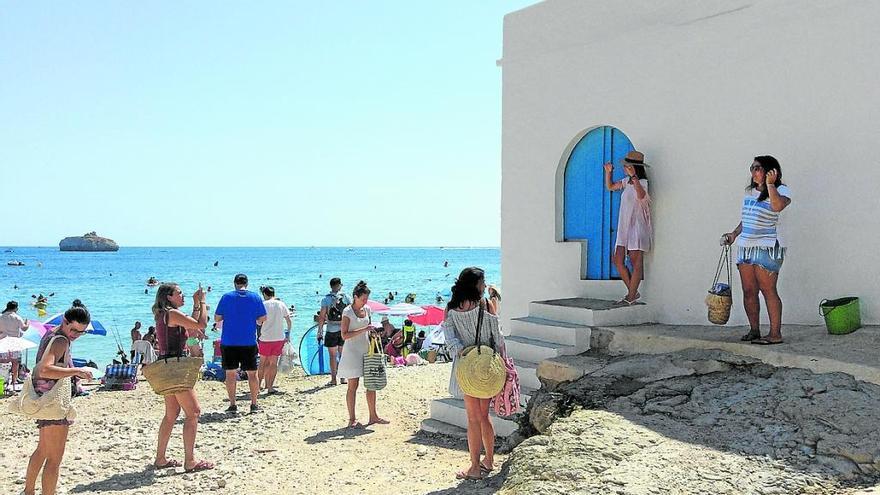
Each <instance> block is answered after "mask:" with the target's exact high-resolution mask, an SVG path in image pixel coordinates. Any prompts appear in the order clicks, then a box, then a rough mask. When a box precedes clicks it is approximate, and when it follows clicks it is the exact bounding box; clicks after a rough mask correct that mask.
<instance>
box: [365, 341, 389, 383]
mask: <svg viewBox="0 0 880 495" xmlns="http://www.w3.org/2000/svg"><path fill="white" fill-rule="evenodd" d="M387 384H388V376H387V375H386V373H385V354H383V353H382V341H380V340H379V339H376V338H371V339H370V349H369V350H368V351H367V353H366V354H364V388H366V389H367V390H373V391H376V390H382V389H383V388H385V385H387Z"/></svg>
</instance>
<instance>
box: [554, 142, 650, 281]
mask: <svg viewBox="0 0 880 495" xmlns="http://www.w3.org/2000/svg"><path fill="white" fill-rule="evenodd" d="M632 149H633V145H632V143H631V142H630V140H629V138H628V137H626V134H624V133H623V132H621V131H620V130H619V129H616V128H614V127H610V126H603V127H597V128H595V129H593V130H591V131H590V132H588V133H587V135H585V136H584V137H583V138H581V140H580V141H578V143H577V145H575V147H574V149H573V150H572V152H571V156H570V157H569V158H568V163H567V164H566V166H565V197H564V199H563V208H564V210H563V219H564V234H563V238H564V239H565V240H567V241H568V240H572V241H573V240H578V241H580V240H585V241H587V254H586V274H584V275H586V278H588V279H593V280H607V279H612V278H619V274H618V273H617V269H616V268H615V267H614V265H613V264H612V263H611V254H612V253H613V250H614V242H615V240H616V236H617V215H618V212H619V210H620V193H619V192H614V193H612V192H609V191H607V190H606V189H605V171H604V169H603V167H602V166H603V165H604V164H605V163H607V162H613V163H614V172H613V174H612V180H615V181H616V180H620V179H622V178H623V176H624V174H623V169H622V168H621V167H620V166H618V162H619V161H620V160H622V159H623V157H624V156H625V155H626V153H627V152H629V151H631V150H632Z"/></svg>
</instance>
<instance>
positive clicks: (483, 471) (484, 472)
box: [480, 462, 495, 476]
mask: <svg viewBox="0 0 880 495" xmlns="http://www.w3.org/2000/svg"><path fill="white" fill-rule="evenodd" d="M494 470H495V467H494V466H493V467H486V465H485V464H483V463H482V462H481V463H480V474H482V475H483V476H486V475H487V474H489V473H491V472H492V471H494Z"/></svg>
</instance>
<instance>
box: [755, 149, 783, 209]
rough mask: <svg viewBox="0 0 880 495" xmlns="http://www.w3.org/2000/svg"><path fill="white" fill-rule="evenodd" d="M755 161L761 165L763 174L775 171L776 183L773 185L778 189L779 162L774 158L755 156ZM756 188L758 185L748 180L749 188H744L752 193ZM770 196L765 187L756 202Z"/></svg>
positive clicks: (780, 183) (780, 181) (780, 169)
mask: <svg viewBox="0 0 880 495" xmlns="http://www.w3.org/2000/svg"><path fill="white" fill-rule="evenodd" d="M755 161H756V162H758V163H759V164H760V165H761V168H763V169H764V173H765V174H766V173H767V172H769V171H771V170H775V171H776V182H774V183H773V185H774V186H776V187H779V186H781V185H782V167H780V166H779V161H778V160H777V159H776V158H773V157H772V156H770V155H762V156H756V157H755ZM757 187H758V184H756V183H755V181H754V180H752V179H751V177H750V178H749V187H747V188H746V190H748V191H754V190H755V188H757ZM769 196H770V193H768V192H767V188H766V187H765V188H764V190H763V191H761V193H760V194H758V201H764V200H766V199H767V198H768V197H769Z"/></svg>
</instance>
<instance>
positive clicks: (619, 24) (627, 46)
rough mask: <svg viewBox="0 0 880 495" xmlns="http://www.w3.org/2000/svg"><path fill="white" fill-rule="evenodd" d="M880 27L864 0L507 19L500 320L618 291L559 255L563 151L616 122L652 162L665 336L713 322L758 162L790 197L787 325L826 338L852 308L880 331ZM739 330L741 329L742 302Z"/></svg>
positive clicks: (565, 247)
mask: <svg viewBox="0 0 880 495" xmlns="http://www.w3.org/2000/svg"><path fill="white" fill-rule="evenodd" d="M878 26H880V2H872V1H857V0H850V1H839V0H797V1H793V0H772V1H766V0H748V1H747V2H746V1H742V0H735V1H732V0H691V1H685V0H664V1H662V2H657V1H655V0H639V1H635V0H632V1H620V2H609V1H607V0H605V1H595V0H552V1H548V2H544V3H540V4H537V5H534V6H532V7H529V8H527V9H524V10H521V11H518V12H514V13H511V14H508V15H507V16H506V17H505V19H504V53H503V59H502V60H501V61H500V62H499V64H500V65H501V67H502V71H503V81H504V82H503V135H502V139H503V151H502V154H503V156H502V164H503V165H502V210H501V216H502V219H501V221H502V235H501V247H502V278H503V281H504V289H505V294H504V317H505V318H513V317H518V316H523V315H525V314H527V312H528V307H527V305H528V302H529V301H531V300H539V299H546V298H557V297H572V296H589V295H599V296H608V295H616V296H618V297H620V296H622V295H623V294H624V292H625V291H624V290H623V285H622V283H620V282H618V284H619V286H613V287H612V289H613V291H612V293H611V294H608V286H607V283H606V284H602V283H595V282H590V281H583V280H580V277H579V270H580V256H581V254H580V253H581V247H580V245H579V244H577V243H565V242H557V241H556V238H557V235H558V231H557V224H558V222H557V220H558V219H557V218H556V217H555V216H556V214H557V213H556V208H555V204H556V201H557V199H558V198H557V184H556V177H557V172H558V167H559V165H560V162H561V161H564V158H565V157H564V154H565V152H566V149H567V148H568V147H569V146H570V145H571V144H572V141H573V140H574V139H575V138H576V137H577V136H578V135H579V134H581V133H582V132H583V131H584V130H585V129H588V128H590V127H593V126H597V125H612V126H615V127H617V128H619V129H621V130H622V131H623V132H625V133H626V134H627V136H629V138H630V139H631V140H632V141H633V144H634V145H635V146H636V148H637V149H639V150H641V151H643V152H644V153H645V154H646V157H647V161H648V162H649V163H651V164H652V165H653V167H652V168H651V169H650V170H649V178H650V180H651V194H652V196H653V198H654V207H653V221H654V226H655V240H656V248H655V250H654V252H653V253H652V254H651V255H650V257H648V259H647V262H646V263H647V265H646V278H647V280H646V282H645V284H644V286H643V287H644V290H642V294H643V296H644V300H645V301H646V302H648V303H649V304H650V305H651V306H652V307H653V308H654V310H655V312H656V315H657V320H658V321H659V322H661V323H680V324H699V323H705V322H706V310H705V306H704V303H703V299H704V297H705V294H706V290H707V289H708V287H709V285H710V283H711V279H712V276H713V274H714V269H715V263H716V261H717V257H718V254H719V247H718V237H719V235H720V234H721V233H722V232H726V231H729V230H731V229H733V227H734V226H736V224H737V222H738V221H739V207H740V203H741V198H742V194H743V189H744V187H745V185H746V184H747V182H748V179H749V173H748V166H749V165H750V164H751V162H752V158H753V157H754V156H756V155H763V154H771V155H774V156H775V157H776V158H777V159H779V161H780V163H781V165H782V170H783V174H784V181H785V182H786V183H787V184H789V186H790V188H791V190H792V196H793V202H792V205H791V206H790V207H789V208H788V209H787V210H786V211H785V212H784V216H785V218H784V221H785V222H786V223H787V224H788V227H789V228H788V229H787V230H788V231H790V232H791V235H790V239H791V240H790V246H791V247H790V248H789V253H788V258H787V259H786V261H785V264H784V266H783V269H782V274H781V278H780V284H779V285H780V293H781V295H782V299H783V303H784V313H783V322H784V323H819V322H821V318H820V316H819V314H818V307H817V306H818V302H819V301H820V300H821V299H823V298H833V297H841V296H846V295H856V296H859V297H860V298H861V301H862V318H863V322H865V323H874V324H876V323H880V253H878V248H880V199H878V191H880V49H878V48H877V47H878V46H880V28H878ZM734 276H735V277H737V276H738V274H737V273H736V271H735V268H734ZM734 286H735V288H736V290H737V291H738V290H739V282H738V280H736V281H735V282H734ZM765 320H766V315H765ZM732 322H733V323H737V324H744V323H745V314H744V312H743V310H742V307H741V297H737V298H736V300H735V307H734V313H733V316H732Z"/></svg>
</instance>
